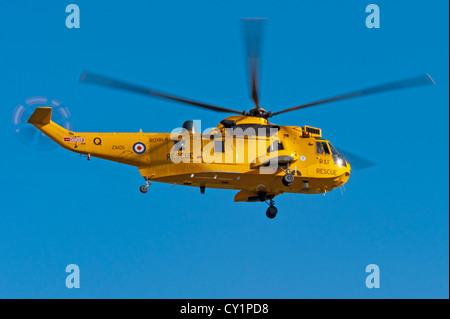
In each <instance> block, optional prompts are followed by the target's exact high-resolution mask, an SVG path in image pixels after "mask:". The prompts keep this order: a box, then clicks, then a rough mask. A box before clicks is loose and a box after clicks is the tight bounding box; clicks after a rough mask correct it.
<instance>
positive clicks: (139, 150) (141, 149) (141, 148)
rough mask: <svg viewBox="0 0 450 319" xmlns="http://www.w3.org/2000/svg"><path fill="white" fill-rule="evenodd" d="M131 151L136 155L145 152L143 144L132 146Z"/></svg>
mask: <svg viewBox="0 0 450 319" xmlns="http://www.w3.org/2000/svg"><path fill="white" fill-rule="evenodd" d="M133 151H134V152H135V153H137V154H142V153H144V152H145V144H143V143H139V142H138V143H136V144H134V145H133Z"/></svg>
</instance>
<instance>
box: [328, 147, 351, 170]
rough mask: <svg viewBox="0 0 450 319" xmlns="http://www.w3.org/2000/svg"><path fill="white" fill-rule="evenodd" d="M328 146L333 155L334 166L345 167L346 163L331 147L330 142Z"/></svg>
mask: <svg viewBox="0 0 450 319" xmlns="http://www.w3.org/2000/svg"><path fill="white" fill-rule="evenodd" d="M328 144H329V145H330V149H331V153H332V154H333V162H334V164H336V165H339V166H345V167H347V162H346V161H345V159H344V157H343V156H342V155H341V154H339V152H338V151H337V149H336V148H335V147H334V146H333V145H331V143H330V142H328Z"/></svg>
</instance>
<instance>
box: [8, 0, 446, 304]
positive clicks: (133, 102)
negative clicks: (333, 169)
mask: <svg viewBox="0 0 450 319" xmlns="http://www.w3.org/2000/svg"><path fill="white" fill-rule="evenodd" d="M69 3H76V4H78V5H79V7H80V11H81V16H80V17H81V21H80V22H81V23H80V28H79V29H68V28H66V25H65V19H66V16H67V15H68V14H67V13H66V12H65V7H66V5H68V4H69ZM370 3H376V4H378V5H379V7H380V10H381V28H380V29H368V28H367V27H366V25H365V19H366V16H367V13H366V12H365V7H366V5H368V4H370ZM245 17H265V18H268V19H269V20H268V23H267V25H266V27H267V28H266V31H267V32H266V34H265V38H264V43H263V49H264V50H263V55H262V82H261V104H262V106H263V107H264V108H266V109H271V110H273V111H277V110H281V109H283V108H287V107H291V106H295V105H298V104H301V103H306V102H310V101H314V100H316V99H320V98H326V97H329V96H333V95H335V94H339V93H346V92H348V91H352V90H355V89H360V88H365V87H369V86H372V85H378V84H382V83H385V82H390V81H395V80H400V79H403V78H408V77H411V76H416V75H420V74H424V73H429V74H430V75H431V76H432V77H433V79H434V80H435V81H436V83H437V85H436V86H435V87H432V86H428V87H423V88H417V89H412V90H405V91H398V92H391V93H386V94H381V95H377V96H371V97H365V98H361V99H354V100H349V101H345V102H337V103H333V104H329V105H322V106H320V107H317V108H311V109H306V110H301V111H297V112H293V113H287V114H282V115H279V116H277V117H276V118H273V122H275V123H277V124H284V125H305V124H306V125H311V126H315V127H320V128H322V130H323V134H324V136H325V137H326V138H328V139H329V140H331V141H332V142H333V144H334V145H335V146H338V147H342V148H343V149H346V150H348V151H350V152H353V153H356V154H358V155H360V156H363V157H366V158H368V159H371V160H373V161H375V162H377V163H378V165H377V166H375V167H373V168H371V169H367V170H363V171H353V172H352V176H351V178H350V180H349V182H348V183H347V184H346V186H345V192H343V194H342V193H341V191H340V190H339V189H337V190H335V191H333V192H330V193H328V194H327V195H326V196H323V195H294V194H284V195H281V196H279V197H277V200H276V205H277V208H278V216H277V217H276V218H275V219H274V220H269V219H268V218H266V216H265V210H266V208H267V205H266V204H264V203H234V202H233V197H234V195H235V193H236V192H235V191H227V190H212V189H207V190H206V194H205V195H201V194H200V191H199V189H197V188H190V187H182V186H175V187H174V186H172V185H166V184H158V183H154V184H153V185H152V186H151V187H150V189H149V192H148V193H147V194H146V195H143V194H141V193H140V192H139V190H138V188H139V186H140V185H141V184H142V183H143V179H142V177H141V176H140V174H139V172H138V170H137V169H136V168H134V167H130V166H125V165H120V164H117V163H112V162H107V161H104V160H100V159H92V160H91V161H90V162H88V161H87V160H86V159H85V158H80V157H78V155H77V154H75V153H71V152H69V151H67V150H64V149H60V148H57V149H55V150H52V151H38V150H33V149H30V148H28V147H27V146H25V145H24V144H22V143H21V142H20V141H19V140H18V139H17V138H16V136H15V135H14V126H13V124H12V121H11V119H12V114H13V111H14V109H15V108H16V106H17V105H18V104H21V103H23V102H24V101H25V99H27V98H29V97H32V96H46V97H49V98H52V99H53V98H55V99H58V100H59V101H61V102H63V103H64V105H66V106H67V107H68V109H69V110H70V113H71V120H72V122H73V129H74V130H75V131H94V132H95V131H104V132H110V131H116V132H136V131H138V130H139V129H140V128H142V129H143V131H146V132H170V131H171V130H172V129H173V128H175V127H179V126H180V125H181V124H182V123H183V121H185V120H188V119H194V120H202V124H203V126H204V127H205V128H206V127H211V126H215V125H217V124H218V123H219V122H220V120H222V119H223V117H224V115H223V114H220V113H214V112H211V111H207V110H199V109H196V108H190V107H187V106H183V105H178V104H176V103H172V102H166V101H162V100H158V99H153V98H146V97H143V96H138V95H132V94H129V93H126V92H118V91H113V90H109V89H105V88H101V87H96V86H91V85H87V84H80V83H78V78H79V77H80V75H81V73H82V72H83V71H85V70H88V71H92V72H97V73H100V74H104V75H108V76H112V77H116V78H119V79H123V80H126V81H130V82H135V83H139V84H142V85H147V86H149V87H153V88H155V89H160V90H162V91H167V92H173V93H177V94H180V95H182V96H186V97H190V98H193V99H198V100H201V101H205V102H210V103H213V104H217V105H222V106H224V107H229V108H237V109H249V108H250V107H251V100H250V99H249V97H248V85H247V84H248V83H247V77H246V76H247V74H246V69H245V59H244V47H243V41H242V34H241V25H240V23H239V19H241V18H245ZM0 37H1V38H0V39H1V50H0V70H1V72H0V88H1V96H2V103H1V104H2V107H1V108H0V118H1V121H2V125H1V126H0V130H1V136H2V157H1V163H2V173H1V179H2V183H1V184H2V190H1V193H0V194H1V195H0V196H1V202H2V207H1V213H0V297H1V298H10V297H19V298H54V297H56V298H108V297H112V298H421V297H424V298H431V297H437V298H448V296H449V295H448V293H449V232H448V230H449V218H448V216H449V215H448V209H449V197H448V191H449V189H448V186H449V179H448V176H449V171H448V169H449V146H448V145H449V140H448V135H449V134H448V133H449V122H448V121H449V120H448V118H449V114H448V110H449V109H448V105H449V95H448V87H449V83H448V79H449V74H448V68H449V65H448V64H449V62H448V58H449V45H448V2H447V1H425V2H424V1H410V0H408V1H386V0H383V1H382V0H376V1H373V2H364V1H282V2H277V3H276V2H274V1H241V0H240V1H235V0H231V1H210V0H208V1H195V0H193V1H135V0H131V1H126V2H124V1H105V0H102V1H100V0H98V1H88V0H71V2H69V1H31V0H30V1H23V0H21V1H7V2H3V3H2V5H1V10H0ZM225 116H226V115H225ZM68 264H77V265H78V266H79V267H80V272H81V282H80V285H81V288H79V289H67V288H66V286H65V279H66V276H67V275H68V274H67V273H65V268H66V266H67V265H68ZM368 264H377V265H378V266H379V268H380V272H381V278H380V279H381V281H380V285H381V287H380V288H379V289H368V288H366V286H365V279H366V276H367V275H368V274H367V273H365V268H366V266H367V265H368Z"/></svg>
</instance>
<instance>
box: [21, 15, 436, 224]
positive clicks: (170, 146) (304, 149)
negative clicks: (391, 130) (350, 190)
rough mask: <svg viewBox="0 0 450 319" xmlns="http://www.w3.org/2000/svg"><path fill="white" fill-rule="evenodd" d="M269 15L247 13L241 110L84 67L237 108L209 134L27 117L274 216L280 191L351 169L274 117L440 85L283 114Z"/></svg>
mask: <svg viewBox="0 0 450 319" xmlns="http://www.w3.org/2000/svg"><path fill="white" fill-rule="evenodd" d="M263 24H264V19H244V20H243V26H244V35H245V40H246V45H247V58H248V65H249V79H250V95H251V98H252V100H253V102H254V104H255V106H254V107H253V108H252V109H250V110H249V111H239V110H234V109H229V108H223V107H220V106H215V105H211V104H206V103H201V102H197V101H193V100H190V99H185V98H181V97H178V96H175V95H172V94H167V93H162V92H159V91H155V90H153V89H149V88H144V87H141V86H137V85H133V84H129V83H125V82H122V81H118V80H115V79H111V78H108V77H104V76H100V75H96V74H93V73H88V72H84V73H83V74H82V76H81V78H80V82H86V83H92V84H97V85H101V86H106V87H111V88H115V89H121V90H126V91H130V92H134V93H139V94H143V95H148V96H155V97H159V98H164V99H169V100H172V101H176V102H181V103H185V104H188V105H191V106H195V107H200V108H204V109H209V110H213V111H216V112H224V113H232V114H236V115H233V116H230V117H227V118H225V119H224V120H222V121H221V122H220V123H219V124H218V126H217V127H215V128H213V129H212V130H210V131H208V132H203V133H202V132H201V131H197V128H196V125H195V123H194V122H193V121H186V122H184V124H183V126H182V127H181V131H180V130H178V131H177V132H175V131H174V132H172V133H144V132H142V131H140V132H137V133H79V132H72V131H69V130H67V129H65V128H63V127H61V126H59V125H58V124H56V123H54V122H53V121H52V120H51V117H52V108H51V107H38V108H36V110H35V111H34V113H33V114H32V115H31V117H30V118H29V119H28V123H30V124H32V125H34V126H35V127H36V128H37V129H39V130H40V131H42V132H43V133H45V134H46V135H47V136H48V137H50V138H51V139H52V140H53V141H55V142H56V143H58V144H59V145H60V146H62V147H64V148H66V149H68V150H71V151H73V152H76V153H79V154H84V155H87V157H88V159H90V158H91V157H97V158H102V159H106V160H110V161H114V162H119V163H123V164H128V165H132V166H136V167H137V168H138V169H139V172H140V173H141V175H142V176H143V177H144V179H145V184H144V185H142V186H140V191H141V192H142V193H146V192H147V191H148V188H149V186H150V184H151V182H152V181H155V182H163V183H171V184H175V185H186V186H193V187H198V188H200V191H201V193H202V194H203V193H205V189H206V188H220V189H233V190H239V192H238V193H237V194H236V195H235V197H234V200H235V201H236V202H258V201H261V202H264V201H265V202H266V203H267V204H268V205H269V207H268V209H267V211H266V215H267V217H269V218H274V217H275V216H276V215H277V208H276V207H275V206H274V200H273V199H274V198H275V196H277V195H279V194H282V193H302V194H320V193H325V192H329V191H332V190H333V189H335V188H337V187H340V186H342V185H344V184H345V183H346V182H347V180H348V179H349V177H350V172H351V167H350V164H349V163H348V162H347V161H346V160H345V159H344V157H343V156H342V155H341V154H340V153H339V152H338V151H337V150H336V148H335V147H334V146H333V145H332V144H331V143H330V142H329V141H328V140H326V139H324V138H323V137H322V130H321V129H319V128H315V127H311V126H306V125H305V126H285V125H276V124H273V123H271V122H269V119H270V118H272V117H273V116H275V115H278V114H282V113H286V112H291V111H294V110H299V109H303V108H307V107H312V106H316V105H320V104H324V103H330V102H335V101H340V100H344V99H349V98H354V97H360V96H364V95H370V94H375V93H381V92H386V91H391V90H395V89H401V88H409V87H415V86H420V85H427V84H434V82H433V80H432V79H431V77H430V76H429V75H423V76H418V77H414V78H409V79H406V80H402V81H397V82H392V83H388V84H384V85H380V86H376V87H372V88H367V89H363V90H358V91H355V92H351V93H347V94H343V95H339V96H335V97H331V98H327V99H322V100H318V101H316V102H313V103H307V104H302V105H299V106H295V107H291V108H287V109H284V110H281V111H278V112H273V113H272V112H271V111H266V110H264V109H263V108H261V107H260V103H259V98H258V96H259V48H260V41H261V33H262V29H263Z"/></svg>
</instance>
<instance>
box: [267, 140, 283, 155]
mask: <svg viewBox="0 0 450 319" xmlns="http://www.w3.org/2000/svg"><path fill="white" fill-rule="evenodd" d="M281 150H284V148H283V144H282V143H281V142H280V141H275V142H273V143H272V144H271V145H270V146H269V148H268V149H267V153H270V152H276V151H281Z"/></svg>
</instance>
